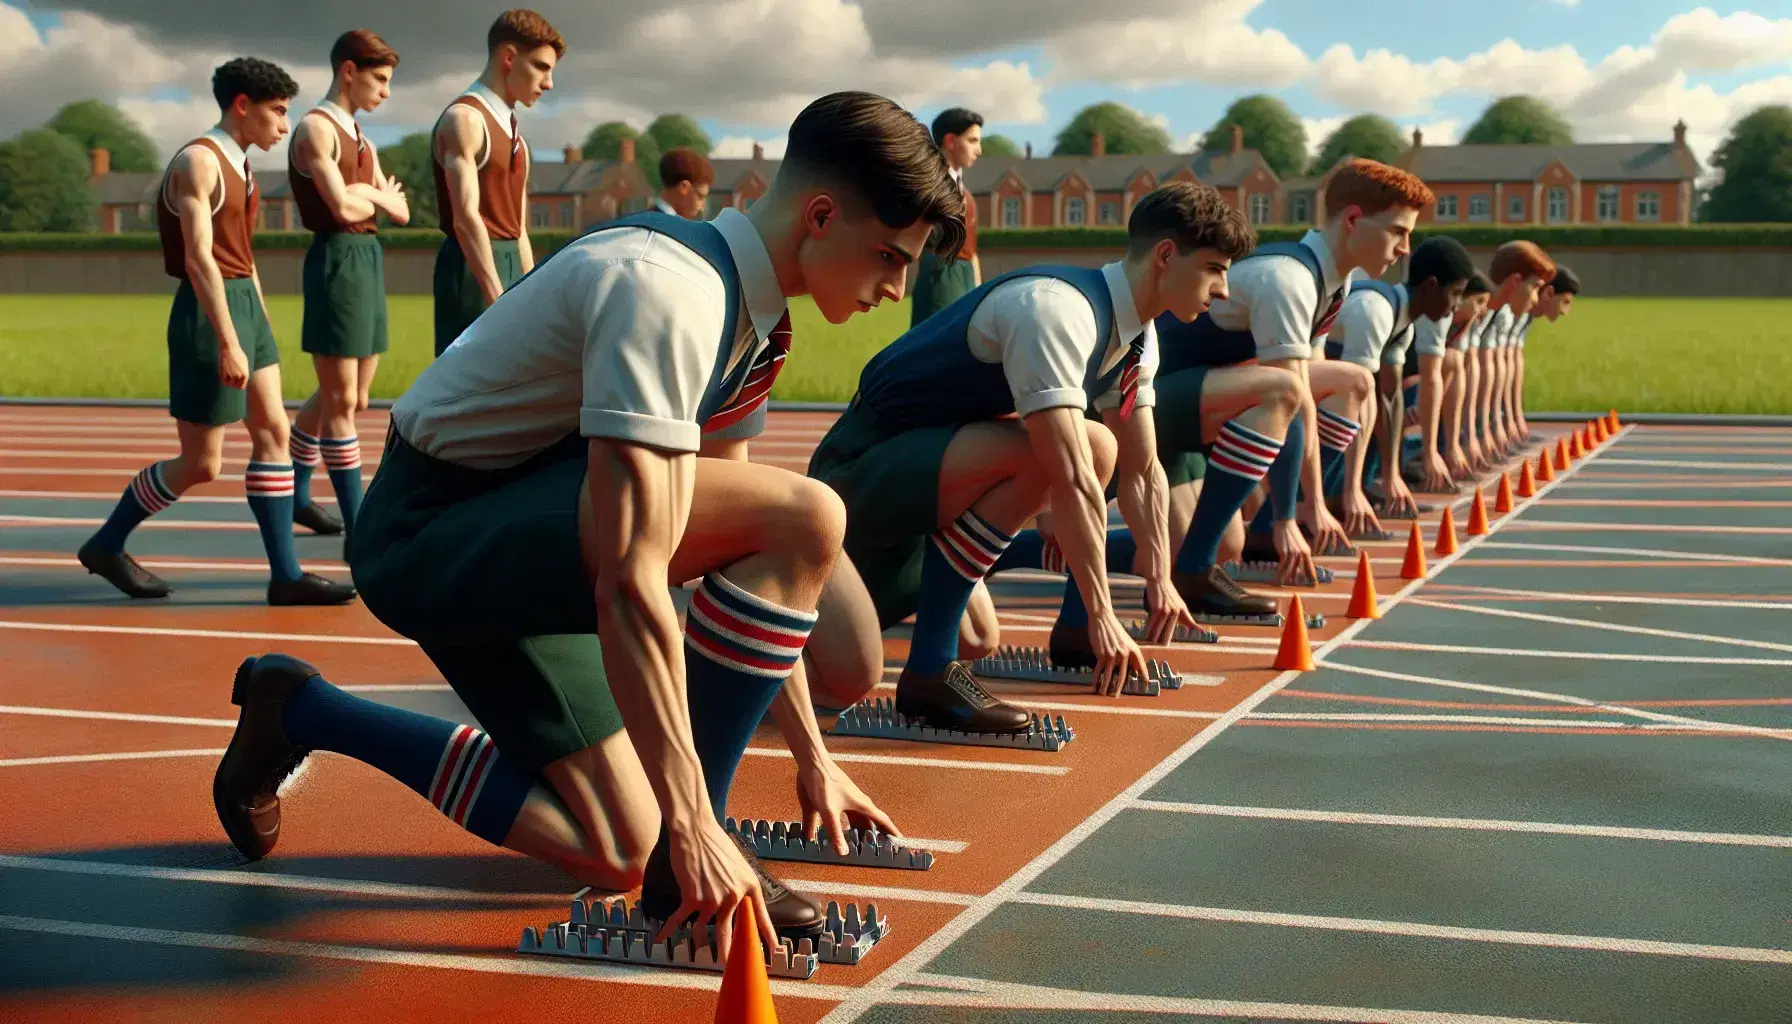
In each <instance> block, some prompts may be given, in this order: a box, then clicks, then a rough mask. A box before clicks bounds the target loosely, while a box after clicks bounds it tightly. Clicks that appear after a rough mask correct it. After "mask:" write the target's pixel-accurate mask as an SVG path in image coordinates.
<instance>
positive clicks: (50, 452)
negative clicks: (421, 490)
mask: <svg viewBox="0 0 1792 1024" xmlns="http://www.w3.org/2000/svg"><path fill="white" fill-rule="evenodd" d="M159 446H160V448H161V450H160V451H145V452H96V451H87V450H77V449H72V448H0V458H10V459H112V460H117V461H124V460H127V459H128V460H132V461H136V462H139V463H141V462H144V461H145V460H147V461H151V462H163V461H166V460H168V459H172V458H174V457H175V456H177V455H179V454H180V449H179V448H178V447H177V448H175V449H174V450H173V451H168V450H167V446H166V445H165V444H159ZM243 447H247V446H246V445H245V446H243ZM379 463H380V460H379V458H378V457H377V456H366V457H363V458H362V459H361V465H362V466H363V467H364V468H368V469H371V468H372V467H374V466H377V465H379ZM31 472H33V473H35V472H39V471H38V470H31Z"/></svg>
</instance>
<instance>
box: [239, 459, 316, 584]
mask: <svg viewBox="0 0 1792 1024" xmlns="http://www.w3.org/2000/svg"><path fill="white" fill-rule="evenodd" d="M243 489H244V490H246V491H247V492H248V493H249V511H251V512H253V513H255V521H256V522H257V523H259V524H260V525H261V543H262V546H263V547H265V548H267V552H268V570H269V571H270V572H272V573H273V575H274V578H275V579H277V580H296V579H298V578H299V577H300V576H302V575H304V573H303V572H302V571H301V570H300V569H299V556H298V554H297V553H296V552H295V551H294V550H293V544H292V507H293V498H292V466H291V465H290V464H283V463H277V462H251V463H249V468H248V470H246V471H245V472H244V474H243Z"/></svg>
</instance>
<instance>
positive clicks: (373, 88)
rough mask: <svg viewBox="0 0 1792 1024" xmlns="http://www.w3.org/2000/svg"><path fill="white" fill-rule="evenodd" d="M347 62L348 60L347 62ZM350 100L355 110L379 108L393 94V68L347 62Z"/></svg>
mask: <svg viewBox="0 0 1792 1024" xmlns="http://www.w3.org/2000/svg"><path fill="white" fill-rule="evenodd" d="M345 63H347V62H345ZM347 67H348V69H349V76H348V90H347V91H348V101H349V102H350V103H352V104H353V105H354V106H353V108H352V109H355V110H370V111H371V110H378V109H379V108H380V104H382V103H384V102H386V98H387V97H389V96H391V95H392V69H391V68H389V67H378V68H357V67H355V66H354V65H353V64H347Z"/></svg>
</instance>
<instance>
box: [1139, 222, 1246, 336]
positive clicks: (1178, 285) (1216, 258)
mask: <svg viewBox="0 0 1792 1024" xmlns="http://www.w3.org/2000/svg"><path fill="white" fill-rule="evenodd" d="M1151 256H1152V260H1153V261H1154V262H1156V263H1157V264H1158V265H1159V267H1160V268H1161V269H1160V271H1159V273H1160V275H1161V276H1160V278H1159V287H1160V289H1161V290H1162V292H1163V297H1164V299H1165V300H1167V301H1168V302H1169V311H1170V312H1171V313H1173V314H1175V316H1176V319H1178V320H1180V321H1182V322H1183V323H1185V324H1186V323H1190V322H1192V321H1193V320H1194V319H1195V318H1196V317H1199V316H1200V315H1201V314H1202V313H1205V312H1207V310H1208V309H1209V308H1211V307H1212V306H1213V304H1214V303H1216V302H1218V301H1220V300H1221V299H1224V298H1226V294H1227V292H1226V289H1227V282H1226V274H1227V271H1229V270H1230V269H1231V268H1232V260H1231V258H1230V257H1228V256H1227V255H1226V254H1225V253H1223V252H1220V251H1219V250H1218V249H1196V250H1194V251H1193V252H1188V253H1184V252H1181V251H1180V250H1179V249H1178V248H1177V246H1176V243H1175V242H1174V241H1172V240H1170V239H1167V238H1166V239H1164V240H1163V241H1161V242H1159V243H1157V248H1156V249H1153V250H1152V254H1151Z"/></svg>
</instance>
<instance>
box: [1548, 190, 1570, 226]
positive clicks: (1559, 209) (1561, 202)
mask: <svg viewBox="0 0 1792 1024" xmlns="http://www.w3.org/2000/svg"><path fill="white" fill-rule="evenodd" d="M1567 219H1568V190H1567V189H1565V188H1562V187H1561V186H1557V187H1555V188H1552V189H1550V190H1549V221H1550V223H1552V224H1560V223H1562V222H1563V221H1565V220H1567Z"/></svg>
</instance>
